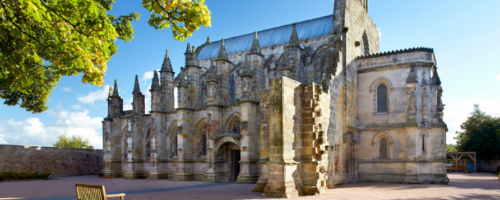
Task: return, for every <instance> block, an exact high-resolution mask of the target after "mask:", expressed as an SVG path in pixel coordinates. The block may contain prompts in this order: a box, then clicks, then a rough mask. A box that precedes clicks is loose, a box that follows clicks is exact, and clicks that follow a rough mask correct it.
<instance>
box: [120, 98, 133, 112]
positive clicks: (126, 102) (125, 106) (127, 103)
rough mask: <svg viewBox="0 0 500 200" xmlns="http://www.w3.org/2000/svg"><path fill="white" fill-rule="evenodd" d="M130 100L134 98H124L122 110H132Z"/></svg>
mask: <svg viewBox="0 0 500 200" xmlns="http://www.w3.org/2000/svg"><path fill="white" fill-rule="evenodd" d="M132 100H134V99H133V98H130V99H124V100H123V101H124V103H123V110H132Z"/></svg>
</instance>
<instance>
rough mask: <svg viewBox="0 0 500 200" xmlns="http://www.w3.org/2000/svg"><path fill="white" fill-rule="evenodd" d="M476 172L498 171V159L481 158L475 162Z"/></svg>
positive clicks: (499, 164)
mask: <svg viewBox="0 0 500 200" xmlns="http://www.w3.org/2000/svg"><path fill="white" fill-rule="evenodd" d="M476 167H477V171H478V172H500V160H481V159H477V163H476Z"/></svg>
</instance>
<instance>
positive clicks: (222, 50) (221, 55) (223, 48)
mask: <svg viewBox="0 0 500 200" xmlns="http://www.w3.org/2000/svg"><path fill="white" fill-rule="evenodd" d="M217 59H221V60H229V59H228V58H227V53H226V45H224V39H222V40H221V44H220V50H219V55H218V56H217Z"/></svg>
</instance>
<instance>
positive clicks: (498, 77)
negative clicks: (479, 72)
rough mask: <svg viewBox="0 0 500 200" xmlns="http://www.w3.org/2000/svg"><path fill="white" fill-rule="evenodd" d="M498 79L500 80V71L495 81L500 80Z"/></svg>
mask: <svg viewBox="0 0 500 200" xmlns="http://www.w3.org/2000/svg"><path fill="white" fill-rule="evenodd" d="M498 80H500V73H498V74H497V76H496V77H495V80H493V81H498Z"/></svg>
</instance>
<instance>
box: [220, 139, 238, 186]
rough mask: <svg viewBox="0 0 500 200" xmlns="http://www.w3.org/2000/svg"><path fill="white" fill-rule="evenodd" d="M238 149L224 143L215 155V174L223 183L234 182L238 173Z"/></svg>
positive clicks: (236, 146)
mask: <svg viewBox="0 0 500 200" xmlns="http://www.w3.org/2000/svg"><path fill="white" fill-rule="evenodd" d="M239 161H240V147H239V146H238V145H236V144H235V143H232V142H226V143H224V144H222V146H220V147H219V150H218V151H217V154H216V155H215V172H216V174H218V175H219V176H220V178H221V179H222V180H221V181H223V182H234V181H236V178H238V175H239V173H240V163H239Z"/></svg>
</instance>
